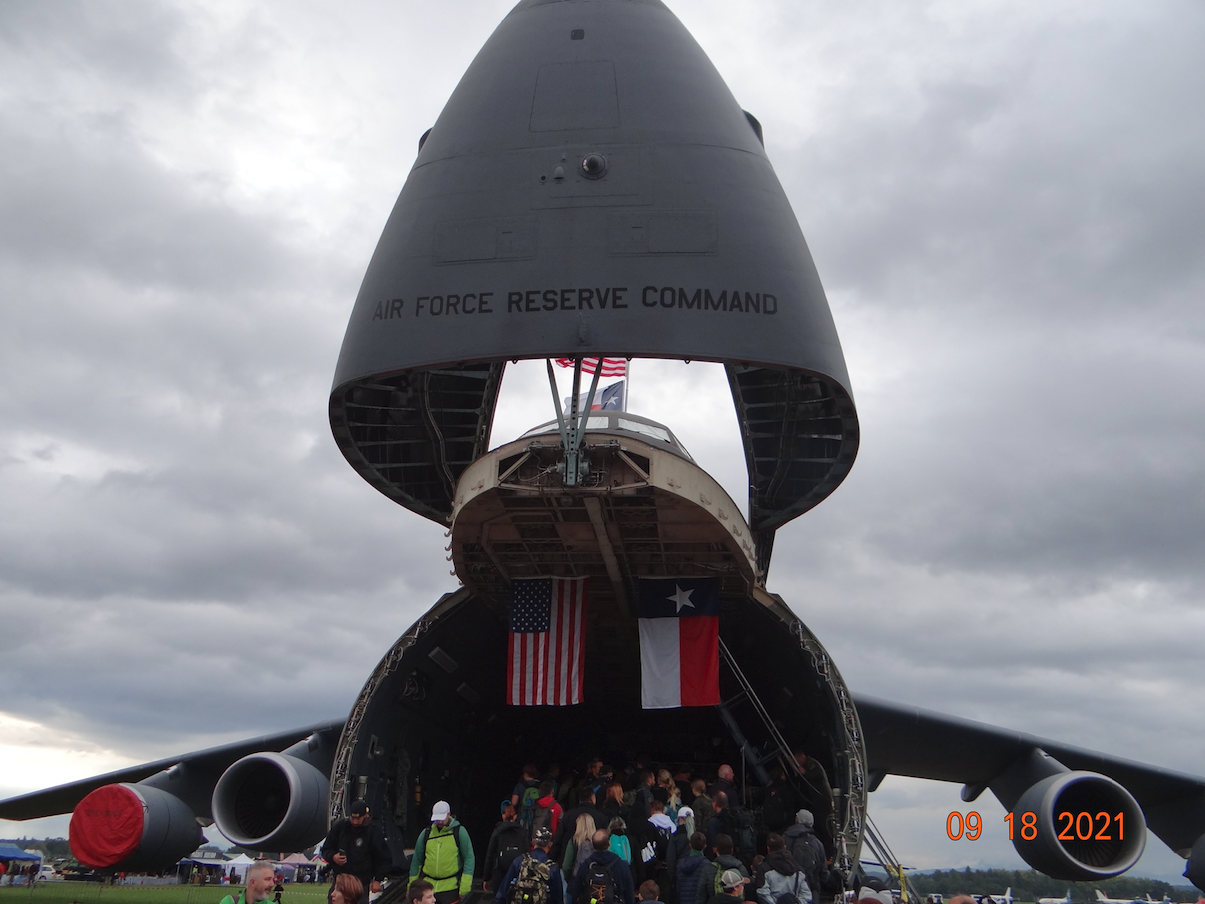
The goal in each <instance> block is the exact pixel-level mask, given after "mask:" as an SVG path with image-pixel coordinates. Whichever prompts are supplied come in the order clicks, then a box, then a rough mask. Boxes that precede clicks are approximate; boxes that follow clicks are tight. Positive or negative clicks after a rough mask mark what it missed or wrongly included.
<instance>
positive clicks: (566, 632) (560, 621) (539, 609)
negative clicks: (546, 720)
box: [506, 578, 586, 706]
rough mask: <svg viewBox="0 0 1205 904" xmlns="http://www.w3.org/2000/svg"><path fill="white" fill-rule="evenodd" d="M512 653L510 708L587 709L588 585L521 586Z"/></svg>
mask: <svg viewBox="0 0 1205 904" xmlns="http://www.w3.org/2000/svg"><path fill="white" fill-rule="evenodd" d="M507 652H508V653H509V657H508V659H507V664H506V702H507V703H508V704H509V705H511V706H570V705H572V704H574V703H581V702H582V675H583V674H584V672H585V665H586V579H585V578H531V579H527V580H519V581H515V584H514V589H513V591H512V596H511V606H510V642H509V645H508V651H507Z"/></svg>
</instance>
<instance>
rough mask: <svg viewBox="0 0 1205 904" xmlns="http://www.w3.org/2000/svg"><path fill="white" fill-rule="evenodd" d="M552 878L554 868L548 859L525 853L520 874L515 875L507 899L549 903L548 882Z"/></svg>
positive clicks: (530, 903)
mask: <svg viewBox="0 0 1205 904" xmlns="http://www.w3.org/2000/svg"><path fill="white" fill-rule="evenodd" d="M551 879H552V868H551V867H550V866H549V865H548V861H546V860H537V859H536V858H535V857H533V856H531V854H524V855H523V862H522V863H521V864H520V865H519V875H518V876H516V877H515V881H514V884H513V885H511V887H510V891H509V892H508V893H507V895H506V900H507V901H508V902H510V904H548V882H549V881H550V880H551Z"/></svg>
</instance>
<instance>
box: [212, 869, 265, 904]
mask: <svg viewBox="0 0 1205 904" xmlns="http://www.w3.org/2000/svg"><path fill="white" fill-rule="evenodd" d="M275 872H276V868H275V867H274V866H273V865H272V864H271V863H268V862H267V861H264V860H256V861H255V862H254V863H252V864H251V865H250V866H249V867H247V887H246V889H245V890H244V891H243V893H242V894H240V895H239V896H238V897H235V896H234V895H226V897H224V898H222V904H259V902H260V901H266V900H268V898H269V896H270V895H271V894H272V886H273V885H274V884H275V882H276V877H275Z"/></svg>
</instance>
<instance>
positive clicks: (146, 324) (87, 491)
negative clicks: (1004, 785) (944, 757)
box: [0, 0, 1205, 871]
mask: <svg viewBox="0 0 1205 904" xmlns="http://www.w3.org/2000/svg"><path fill="white" fill-rule="evenodd" d="M508 5H509V4H508V3H504V2H484V0H483V2H479V3H476V4H470V5H469V6H468V7H466V8H465V9H464V10H463V11H462V12H461V13H459V14H458V15H457V22H456V25H455V28H454V29H452V30H449V28H450V26H449V20H448V13H447V10H446V9H445V8H443V7H440V6H438V5H434V4H425V5H424V4H410V5H407V6H406V7H405V8H404V9H402V8H397V7H396V6H393V5H387V4H372V3H369V4H364V5H362V6H355V7H350V8H347V9H343V10H339V11H331V10H327V9H325V8H324V7H322V6H321V5H319V4H297V5H294V6H293V7H291V8H290V10H289V12H288V14H287V15H281V16H280V17H279V18H276V13H275V12H273V11H272V10H268V9H254V8H251V7H244V6H240V5H238V4H235V5H233V6H230V7H226V8H221V9H218V8H214V9H209V8H202V7H200V6H195V5H191V4H187V3H181V4H173V5H167V6H150V5H140V4H134V5H130V4H117V5H103V6H102V5H98V4H75V5H62V4H59V5H56V6H53V7H51V6H46V7H43V6H42V5H37V4H26V5H16V6H13V5H11V4H10V5H9V7H8V8H6V13H5V15H4V16H2V17H0V47H3V48H5V50H6V52H5V53H0V81H2V83H3V84H4V85H5V88H4V89H3V91H0V140H2V141H3V143H4V147H5V154H4V155H3V157H2V159H0V200H2V203H0V379H2V380H3V383H4V385H5V386H6V387H8V391H7V392H5V393H3V394H0V498H3V499H4V501H5V506H4V511H5V517H4V518H2V519H0V621H3V623H4V624H6V625H7V624H14V623H15V624H19V625H23V626H25V628H24V629H22V630H17V631H9V632H7V633H6V634H5V639H4V650H5V653H4V656H3V657H0V683H3V684H4V686H5V687H6V694H7V700H8V703H6V707H7V710H6V711H8V712H10V713H12V714H13V715H17V716H21V717H24V718H29V719H34V720H38V721H41V722H44V723H45V724H48V725H52V726H55V727H56V728H61V729H64V730H67V729H71V730H74V731H77V732H78V733H79V734H80V735H82V736H85V737H87V738H88V739H89V740H90V742H92V743H95V744H98V745H101V746H108V747H111V748H113V749H115V750H117V751H118V752H120V753H122V754H126V755H128V756H131V757H134V758H137V759H143V758H146V759H150V758H153V757H155V756H161V755H168V754H170V753H171V752H173V751H178V750H182V749H190V748H193V747H200V746H206V745H208V744H212V743H218V742H220V741H222V740H229V739H233V738H236V737H239V736H242V735H245V734H250V733H255V732H260V731H267V730H272V729H274V728H284V727H287V726H290V725H295V724H301V723H304V722H307V721H310V720H312V719H318V718H325V717H328V716H338V715H339V714H340V713H342V712H345V711H346V710H347V708H348V706H349V704H350V702H351V700H352V698H353V697H354V695H355V693H356V691H357V690H358V688H359V686H360V684H361V683H362V681H363V680H364V679H365V677H366V676H367V674H368V672H369V670H370V669H371V666H372V665H373V664H374V662H375V660H376V658H377V657H378V656H379V655H380V654H381V653H383V652H384V650H385V649H386V648H387V646H388V645H389V643H391V642H392V640H393V638H394V637H396V636H397V635H398V634H400V633H401V632H402V631H403V630H404V629H405V628H406V627H407V626H408V625H409V624H410V622H411V621H412V620H413V619H414V618H416V617H417V616H418V615H419V614H421V612H423V611H424V610H425V609H426V608H427V606H429V605H430V604H431V603H432V602H433V601H434V600H435V599H436V598H437V597H438V595H439V594H440V593H441V592H443V591H445V590H448V589H451V588H452V587H453V586H454V585H455V579H454V578H452V577H451V576H449V575H448V574H447V569H448V566H447V564H446V562H445V561H444V559H443V542H444V541H443V538H442V531H440V529H439V528H438V527H437V526H436V525H433V524H430V523H428V522H426V521H423V520H421V519H418V518H417V517H414V516H412V515H410V514H408V513H407V512H405V511H404V510H401V509H399V508H398V507H397V506H395V505H394V504H393V503H391V502H389V501H388V500H386V499H384V498H383V497H380V496H379V495H378V494H376V493H375V492H374V491H373V490H372V489H371V488H369V487H367V486H365V485H364V484H363V482H362V481H361V480H360V479H359V478H358V477H357V476H356V475H355V474H354V473H353V472H352V471H351V469H350V468H349V467H348V466H347V465H346V463H345V462H344V461H343V460H342V458H341V457H340V455H339V453H338V451H337V450H336V449H335V447H334V445H333V443H332V442H331V440H330V438H329V428H328V426H327V423H326V394H327V392H328V389H329V379H330V375H331V371H332V369H333V364H334V360H335V356H336V355H337V352H338V347H339V342H340V339H341V336H342V330H343V327H344V324H345V322H346V317H347V314H348V312H349V310H350V306H351V302H352V300H353V298H354V296H355V293H356V289H357V286H358V282H359V279H360V277H361V274H362V272H363V268H364V266H365V265H366V262H367V259H368V256H369V254H370V253H371V250H372V247H373V245H374V243H375V241H376V236H377V234H378V232H379V229H380V226H381V224H382V223H383V221H384V218H385V216H386V215H387V213H388V210H389V207H390V205H391V204H392V201H393V198H394V197H395V196H396V192H397V190H398V189H399V188H400V185H401V183H402V181H403V180H404V178H405V174H406V169H407V168H408V167H409V166H410V163H411V161H412V160H413V155H414V147H415V142H416V140H417V137H418V135H419V134H421V132H422V131H423V130H424V129H425V128H426V127H427V126H429V125H430V124H431V123H432V122H433V121H434V117H435V115H436V114H437V113H438V110H439V108H440V107H441V105H442V103H443V100H444V99H445V98H446V97H447V94H448V93H449V92H450V90H451V88H452V86H454V84H455V82H456V80H457V79H458V78H459V75H460V73H461V72H462V71H463V69H464V67H465V65H467V63H468V61H469V60H470V59H471V57H472V55H473V54H474V53H475V52H476V50H477V48H478V47H479V46H480V43H481V42H482V41H483V40H484V39H485V37H486V36H487V35H488V33H489V31H490V29H492V28H493V26H494V23H496V22H497V21H498V20H499V19H500V18H501V17H502V15H503V14H504V13H505V11H506V9H507V7H508ZM677 12H678V13H679V14H680V15H681V16H682V17H683V19H684V21H686V22H687V24H688V25H689V26H690V27H691V28H692V29H693V30H694V31H695V33H696V36H697V37H698V38H699V39H700V41H701V43H702V44H703V46H704V48H705V49H706V50H707V51H708V52H709V53H710V54H711V55H712V57H713V59H714V60H715V62H716V63H717V65H718V67H719V68H720V70H721V72H722V74H723V75H724V76H725V77H726V78H727V79H728V80H729V82H730V84H731V85H732V87H733V90H734V93H735V94H736V95H737V97H738V98H739V99H740V100H741V102H742V104H744V105H745V106H746V107H748V108H749V109H751V110H753V111H754V112H755V113H756V114H757V115H758V116H759V118H760V119H761V120H762V122H763V124H764V125H765V126H766V135H767V142H768V146H769V150H770V154H771V158H772V160H773V162H774V164H775V168H776V169H777V171H778V172H779V174H780V176H781V178H782V180H783V182H784V185H785V186H786V188H787V190H788V193H789V195H790V197H791V200H792V203H793V205H794V207H795V209H796V211H797V213H798V214H799V216H800V220H801V222H802V225H803V227H804V232H805V234H806V235H807V237H808V240H809V243H810V246H811V248H812V250H813V253H814V255H815V257H816V260H817V264H818V266H819V269H820V273H821V276H822V278H823V279H824V281H825V284H826V286H827V287H828V290H829V292H830V297H831V300H832V303H833V308H834V312H835V317H836V320H837V325H838V328H839V330H840V331H841V334H842V339H843V342H844V345H845V350H846V354H847V358H848V360H849V364H850V372H851V375H852V378H853V381H854V389H855V393H856V398H857V401H858V405H859V412H860V415H861V419H862V425H863V444H862V449H861V452H860V455H859V461H858V463H857V465H856V467H855V468H854V470H853V473H852V475H851V476H850V478H849V479H848V480H847V482H846V484H845V486H843V487H842V488H841V489H840V490H839V491H838V492H837V493H836V494H834V496H833V497H832V498H831V499H829V500H828V501H826V502H825V503H824V504H823V505H821V506H820V507H819V508H818V509H816V510H815V511H814V512H811V513H809V514H808V515H806V516H805V517H803V518H801V519H799V520H798V521H797V522H796V523H794V524H792V525H790V526H789V527H787V528H785V529H784V530H783V531H782V532H781V533H780V536H779V538H778V541H777V544H776V558H775V563H774V567H773V570H772V572H771V575H770V586H771V589H773V590H776V591H778V592H780V593H782V594H783V595H784V597H785V598H786V599H787V600H788V602H789V603H791V604H792V605H793V606H794V607H795V608H796V610H797V611H798V612H799V613H800V614H801V616H803V617H804V618H805V620H806V621H807V622H808V623H809V625H810V626H811V627H812V628H813V629H814V630H815V631H816V632H817V633H818V634H819V635H820V637H821V639H822V640H823V641H824V642H825V643H826V644H827V645H828V647H829V648H830V650H831V651H832V652H833V654H834V656H835V658H836V661H837V662H838V663H839V665H840V666H841V668H842V670H843V673H844V674H845V676H846V678H847V680H848V681H849V683H850V684H851V686H853V687H854V688H855V690H858V691H862V692H866V693H872V694H877V695H880V696H884V697H887V698H892V699H901V700H905V701H910V702H915V703H917V704H919V705H922V706H927V707H929V708H932V709H937V710H939V711H947V712H952V713H956V714H959V715H964V716H967V717H971V718H979V719H983V720H985V721H989V722H994V723H998V724H1002V725H1007V726H1010V727H1015V728H1020V729H1024V730H1028V731H1032V732H1034V733H1036V734H1039V735H1043V736H1049V737H1054V738H1059V739H1062V740H1066V741H1068V742H1071V743H1078V744H1082V745H1084V746H1088V747H1095V748H1099V749H1105V750H1111V751H1113V752H1116V753H1119V754H1123V755H1127V756H1132V757H1135V758H1138V759H1145V760H1149V761H1152V762H1156V763H1161V764H1165V765H1168V766H1173V767H1177V768H1181V769H1184V770H1187V771H1201V767H1200V766H1199V764H1198V762H1197V760H1196V753H1195V751H1197V750H1199V749H1200V742H1201V738H1200V732H1199V730H1198V729H1197V728H1196V727H1195V725H1193V724H1192V720H1191V719H1186V718H1185V713H1190V712H1193V711H1195V710H1196V709H1198V708H1200V706H1201V705H1202V704H1205V700H1202V698H1201V692H1200V691H1199V690H1198V688H1197V682H1196V681H1195V678H1194V677H1193V676H1194V675H1195V673H1196V671H1198V669H1197V668H1196V666H1197V665H1199V661H1200V654H1199V652H1198V650H1196V649H1195V648H1194V638H1195V637H1197V636H1199V633H1200V632H1199V630H1198V629H1199V628H1200V627H1201V621H1202V619H1203V618H1205V615H1203V614H1202V609H1203V605H1202V601H1203V596H1205V594H1203V593H1202V577H1203V576H1202V569H1201V565H1200V562H1201V561H1205V557H1202V556H1201V547H1200V537H1201V536H1202V535H1203V534H1205V531H1203V528H1205V514H1203V513H1205V500H1203V499H1202V495H1201V493H1202V491H1201V489H1200V488H1201V487H1202V486H1205V479H1203V478H1205V474H1203V473H1202V468H1203V465H1202V464H1201V463H1202V462H1203V461H1205V454H1202V452H1203V451H1205V450H1203V449H1202V436H1203V433H1202V424H1203V423H1205V410H1203V404H1205V403H1203V402H1202V400H1201V394H1200V391H1199V388H1200V386H1201V385H1202V383H1203V380H1202V378H1203V377H1205V374H1203V373H1202V366H1203V365H1202V361H1203V360H1205V358H1203V356H1202V344H1203V342H1205V321H1203V319H1202V318H1203V315H1202V313H1201V306H1200V304H1199V298H1200V294H1201V289H1202V286H1203V284H1205V278H1203V277H1205V273H1203V271H1202V262H1201V255H1200V253H1199V249H1200V247H1201V246H1202V238H1203V236H1202V225H1201V219H1200V216H1199V211H1200V209H1201V207H1202V201H1205V164H1202V160H1205V155H1202V153H1201V148H1202V145H1203V144H1205V142H1203V140H1202V139H1203V138H1205V136H1203V135H1202V129H1203V128H1205V126H1203V125H1202V123H1201V119H1200V117H1199V116H1198V115H1196V112H1195V111H1196V108H1197V107H1198V106H1199V100H1198V98H1199V97H1200V96H1201V94H1202V88H1203V87H1205V86H1202V84H1201V83H1202V79H1203V76H1202V73H1201V69H1200V66H1199V59H1200V57H1201V50H1202V36H1203V30H1202V28H1201V25H1202V15H1203V14H1202V12H1201V10H1200V9H1199V7H1198V6H1196V5H1193V4H1190V3H1174V2H1161V3H1154V4H1147V5H1145V6H1143V7H1142V8H1141V9H1139V8H1136V7H1132V6H1131V5H1128V4H1122V3H1104V4H1101V3H1073V4H1070V5H1064V6H1062V7H1060V8H1058V9H1052V8H1050V7H1049V6H1048V5H1043V4H1039V3H1033V4H1026V3H1020V4H1007V5H993V4H974V5H957V6H946V5H942V4H933V3H915V4H907V3H891V4H886V3H884V4H871V5H870V6H866V5H862V6H858V7H845V8H840V9H831V8H827V7H824V6H822V5H819V4H795V3H790V4H788V3H769V4H762V5H760V6H758V8H757V9H756V10H747V9H744V8H738V7H734V6H733V5H732V4H727V3H722V2H718V0H701V2H699V3H697V4H691V5H690V6H689V7H683V8H681V9H678V10H677ZM636 367H637V370H636V374H637V376H636V377H635V379H634V383H633V387H632V392H633V402H634V405H635V407H636V408H637V409H638V410H641V411H644V412H646V413H649V414H651V415H652V416H655V417H660V418H663V419H664V420H665V421H666V422H667V423H669V424H670V426H671V427H673V428H674V429H675V430H676V431H677V432H678V433H679V434H680V435H681V436H682V438H683V439H684V440H685V441H686V444H687V446H688V447H689V448H690V449H691V451H692V453H693V454H694V455H695V457H696V458H697V459H698V460H699V461H700V462H701V463H702V464H703V465H704V466H705V467H706V468H707V469H708V470H710V471H712V472H713V473H715V474H717V476H719V478H720V479H721V480H722V481H723V482H724V484H725V486H727V487H728V489H729V492H730V493H731V494H732V495H733V496H734V497H735V498H736V499H737V501H738V502H741V503H743V502H744V499H743V496H744V475H743V473H742V470H741V466H740V461H739V457H738V456H739V445H738V443H737V440H736V437H735V436H734V435H732V434H733V433H734V429H735V427H734V421H733V415H732V413H731V406H730V402H729V401H727V399H726V397H725V395H724V387H723V383H722V380H720V379H718V378H717V375H716V374H715V373H713V372H711V371H708V370H707V369H706V368H705V367H704V366H701V365H697V364H696V365H690V366H689V367H687V366H685V365H668V364H646V363H644V362H638V363H637V365H636ZM541 380H542V376H541V375H539V374H536V375H534V376H533V375H531V374H526V375H524V372H523V371H522V369H516V371H515V372H514V373H513V374H512V375H511V376H508V378H507V384H506V386H505V388H504V393H505V395H504V399H503V406H502V407H503V412H504V421H503V423H502V424H500V426H499V428H498V429H497V430H496V431H495V441H496V442H499V441H503V440H505V439H507V438H509V436H510V435H513V434H514V433H515V432H518V431H519V430H522V429H524V428H525V427H527V426H530V425H532V424H534V423H536V422H537V421H540V420H543V419H545V418H546V417H547V416H548V408H547V403H546V402H545V401H544V395H545V393H546V390H545V388H544V386H543V384H542V382H541ZM692 394H693V395H694V396H695V398H694V400H693V401H692V403H691V405H690V406H689V407H688V408H685V407H684V406H683V405H682V404H681V399H683V398H689V397H691V396H692ZM717 425H718V429H719V431H720V432H721V433H722V434H723V435H722V436H721V437H716V435H715V433H716V430H717ZM507 431H509V433H507ZM249 663H250V664H252V665H253V667H254V670H255V675H256V681H255V683H254V686H249V685H248V683H247V681H246V680H245V677H244V676H245V673H246V669H247V668H248V664H249ZM265 709H266V710H267V711H268V712H267V713H266V714H265ZM268 723H270V724H268ZM955 794H956V791H955V789H952V788H942V787H937V788H932V787H931V786H916V785H910V784H908V783H897V784H896V785H892V784H888V785H885V786H884V790H883V791H880V792H877V794H876V798H875V801H874V803H875V806H876V807H877V808H881V813H882V817H883V818H882V823H883V824H884V828H887V829H888V830H889V834H890V836H891V838H892V841H893V844H895V845H896V847H897V849H898V850H899V852H900V853H901V854H902V855H904V856H905V857H907V858H912V859H914V860H915V861H916V862H918V863H920V864H923V865H947V864H950V863H951V862H956V863H962V862H968V863H991V862H995V863H1001V862H1003V863H1008V864H1014V865H1015V858H1013V859H1008V858H1010V857H1012V856H1013V855H1012V854H1011V853H1010V851H1009V849H1008V848H1007V847H1006V846H1004V845H993V846H985V848H984V849H981V850H990V851H992V852H993V853H991V854H987V853H976V852H972V851H964V850H956V849H951V848H950V847H949V842H943V841H942V839H941V837H939V836H938V835H937V831H938V829H941V828H942V827H943V825H944V823H942V822H941V820H944V812H948V810H949V809H953V808H954V807H955V806H957V804H958V801H957V798H956V796H955ZM943 808H944V809H943ZM910 826H912V827H915V826H922V827H924V830H923V831H921V830H916V831H913V830H912V829H910V828H909V827H910ZM930 828H931V829H932V830H933V831H932V832H930V831H929V829H930ZM891 829H894V831H891ZM964 857H965V858H967V859H966V860H965V861H963V860H961V859H958V858H964ZM975 858H977V859H975ZM1153 868H1157V869H1161V870H1167V871H1170V870H1171V868H1172V867H1169V866H1168V864H1167V862H1166V861H1160V862H1159V863H1158V864H1156V866H1155V867H1153Z"/></svg>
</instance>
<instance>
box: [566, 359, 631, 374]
mask: <svg viewBox="0 0 1205 904" xmlns="http://www.w3.org/2000/svg"><path fill="white" fill-rule="evenodd" d="M556 363H557V364H559V365H561V367H572V366H573V359H572V358H557V359H556ZM597 369H598V358H582V373H586V374H592V373H594V371H595V370H597ZM602 375H603V376H604V377H626V376H627V375H628V359H627V358H603V359H602Z"/></svg>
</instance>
